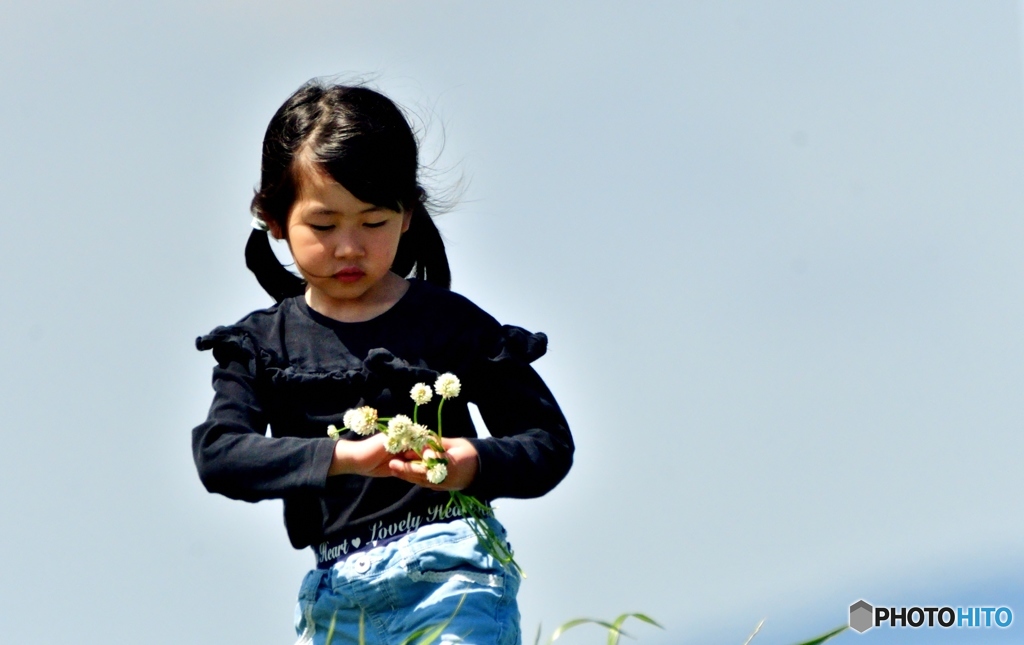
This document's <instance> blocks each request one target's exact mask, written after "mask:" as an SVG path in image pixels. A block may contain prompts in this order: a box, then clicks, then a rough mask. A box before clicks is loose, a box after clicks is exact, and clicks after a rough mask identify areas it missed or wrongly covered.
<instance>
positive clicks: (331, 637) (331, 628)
mask: <svg viewBox="0 0 1024 645" xmlns="http://www.w3.org/2000/svg"><path fill="white" fill-rule="evenodd" d="M337 622H338V612H334V614H333V615H332V616H331V624H330V625H328V627H327V639H326V640H325V641H324V645H331V641H332V640H334V626H335V625H336V624H337Z"/></svg>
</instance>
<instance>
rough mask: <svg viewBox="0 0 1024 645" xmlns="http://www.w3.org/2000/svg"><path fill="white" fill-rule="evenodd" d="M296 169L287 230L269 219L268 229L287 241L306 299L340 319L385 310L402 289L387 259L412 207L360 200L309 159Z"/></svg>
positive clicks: (393, 251) (392, 260) (392, 254)
mask: <svg viewBox="0 0 1024 645" xmlns="http://www.w3.org/2000/svg"><path fill="white" fill-rule="evenodd" d="M298 174H299V177H298V179H299V181H298V195H297V197H296V199H295V203H294V204H293V205H292V208H291V210H290V211H289V212H288V222H287V231H282V230H281V228H280V226H277V225H276V224H273V223H271V224H270V229H271V233H272V234H273V235H274V237H276V238H278V239H281V238H282V237H284V238H285V239H287V240H288V246H289V247H290V248H291V252H292V257H293V258H295V264H296V266H297V268H298V270H299V272H300V273H301V274H302V277H304V278H305V279H306V283H307V284H308V285H309V290H308V292H307V294H306V300H307V302H308V303H309V305H310V306H311V307H312V308H313V309H314V310H316V311H319V312H320V313H323V314H326V315H329V316H330V315H334V316H335V317H340V318H346V317H349V316H350V315H354V316H356V317H359V315H360V313H361V312H370V313H371V314H373V313H379V311H375V310H377V309H381V307H383V308H384V309H386V308H387V307H388V306H390V305H391V304H393V302H394V300H396V299H397V296H400V295H401V293H403V292H404V285H405V281H404V280H403V279H402V278H401V277H400V276H397V275H395V274H394V273H391V264H392V262H394V260H395V253H396V252H397V251H398V241H399V239H400V238H401V236H402V233H404V232H405V231H406V230H408V228H409V220H410V218H411V212H410V211H406V212H404V213H401V212H398V211H393V210H388V209H386V208H382V207H380V206H375V205H373V204H368V203H366V202H363V201H360V200H359V199H357V198H356V197H355V196H354V195H353V194H352V193H350V192H349V191H348V190H347V189H346V188H345V187H344V186H342V185H341V184H339V183H338V182H336V181H334V179H332V178H331V176H330V175H328V174H327V173H325V172H322V171H320V170H319V169H317V168H315V167H311V166H310V165H308V164H303V166H302V167H301V169H300V171H299V173H298ZM285 233H287V234H285ZM399 285H400V286H399ZM396 289H397V296H396V295H395V294H396Z"/></svg>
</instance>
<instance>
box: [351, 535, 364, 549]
mask: <svg viewBox="0 0 1024 645" xmlns="http://www.w3.org/2000/svg"><path fill="white" fill-rule="evenodd" d="M362 543H363V541H362V540H360V539H359V538H352V548H353V549H358V548H359V545H360V544H362Z"/></svg>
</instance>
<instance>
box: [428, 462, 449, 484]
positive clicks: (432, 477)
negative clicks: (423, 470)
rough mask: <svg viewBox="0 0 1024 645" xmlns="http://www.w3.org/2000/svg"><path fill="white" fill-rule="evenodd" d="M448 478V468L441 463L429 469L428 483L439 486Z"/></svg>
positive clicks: (434, 464)
mask: <svg viewBox="0 0 1024 645" xmlns="http://www.w3.org/2000/svg"><path fill="white" fill-rule="evenodd" d="M447 477H448V466H446V465H445V464H444V462H441V461H435V462H434V463H432V464H430V466H428V467H427V481H428V482H430V483H431V484H434V485H437V484H440V483H441V482H443V481H444V480H445V479H446V478H447Z"/></svg>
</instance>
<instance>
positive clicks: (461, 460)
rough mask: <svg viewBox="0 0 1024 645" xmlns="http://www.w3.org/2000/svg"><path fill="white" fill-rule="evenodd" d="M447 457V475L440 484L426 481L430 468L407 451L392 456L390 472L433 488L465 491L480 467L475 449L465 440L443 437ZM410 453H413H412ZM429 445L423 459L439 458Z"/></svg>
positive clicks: (442, 442) (419, 484)
mask: <svg viewBox="0 0 1024 645" xmlns="http://www.w3.org/2000/svg"><path fill="white" fill-rule="evenodd" d="M441 445H442V446H443V447H444V456H445V457H447V458H448V476H447V477H445V480H444V481H443V482H441V483H440V484H431V483H430V482H429V481H427V467H426V466H424V465H423V464H420V463H413V461H414V460H419V457H418V456H417V455H416V453H414V452H412V453H406V454H405V455H402V457H403V459H394V458H393V459H392V460H391V463H390V464H389V466H390V468H391V473H390V474H391V475H394V476H395V477H398V478H399V479H404V480H405V481H407V482H410V483H412V484H416V485H417V486H423V487H424V488H429V489H431V490H462V489H463V488H465V487H466V486H469V485H470V484H471V483H472V482H473V478H474V477H476V471H477V469H478V468H479V462H478V461H477V453H476V448H474V447H473V444H471V443H470V442H469V441H467V440H466V439H441ZM410 455H411V456H410ZM439 456H441V455H438V454H437V453H436V452H434V451H433V450H430V449H429V448H428V449H427V450H424V451H423V458H424V459H429V458H431V457H439Z"/></svg>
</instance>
